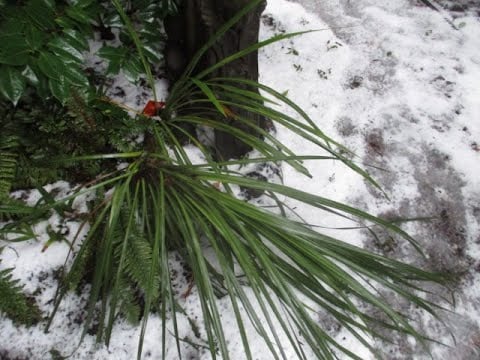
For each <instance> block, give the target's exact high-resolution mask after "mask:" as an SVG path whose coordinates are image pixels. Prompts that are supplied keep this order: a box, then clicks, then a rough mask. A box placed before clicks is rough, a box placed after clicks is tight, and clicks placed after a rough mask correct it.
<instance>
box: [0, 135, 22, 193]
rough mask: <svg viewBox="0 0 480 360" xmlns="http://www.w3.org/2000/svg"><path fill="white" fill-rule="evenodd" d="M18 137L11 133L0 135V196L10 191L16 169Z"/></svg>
mask: <svg viewBox="0 0 480 360" xmlns="http://www.w3.org/2000/svg"><path fill="white" fill-rule="evenodd" d="M17 146H18V138H17V137H16V136H11V135H0V198H2V197H6V196H7V195H8V193H9V192H10V188H11V187H12V183H13V180H14V178H15V172H16V169H17V154H16V152H15V148H16V147H17Z"/></svg>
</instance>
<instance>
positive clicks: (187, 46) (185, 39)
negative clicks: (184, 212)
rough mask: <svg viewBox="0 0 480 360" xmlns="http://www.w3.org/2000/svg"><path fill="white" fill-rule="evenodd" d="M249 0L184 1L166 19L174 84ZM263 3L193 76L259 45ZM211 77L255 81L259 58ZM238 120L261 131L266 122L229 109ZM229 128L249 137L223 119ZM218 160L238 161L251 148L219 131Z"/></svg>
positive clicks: (252, 55)
mask: <svg viewBox="0 0 480 360" xmlns="http://www.w3.org/2000/svg"><path fill="white" fill-rule="evenodd" d="M249 2H250V0H184V1H183V4H182V6H181V8H180V12H179V14H178V15H176V16H172V17H170V18H168V19H167V20H166V22H165V28H166V32H167V35H168V42H167V49H166V59H167V71H168V73H169V76H170V80H171V81H172V82H174V81H175V80H177V79H178V77H179V76H180V75H181V74H182V72H183V70H184V68H185V66H186V65H187V64H188V62H189V61H190V59H191V58H192V57H193V55H194V54H195V53H196V51H197V50H198V49H199V48H200V47H201V46H202V45H203V44H205V42H207V40H208V39H209V38H210V36H212V35H213V34H214V33H215V32H216V31H217V30H218V29H219V27H220V26H221V25H222V24H224V23H225V21H227V20H228V19H230V18H231V17H232V16H233V15H235V14H236V13H237V12H238V11H239V10H240V9H242V8H243V7H244V6H245V5H247V4H248V3H249ZM265 5H266V1H264V2H262V3H261V5H260V6H258V7H257V8H256V9H254V10H253V11H252V12H250V13H249V14H247V15H246V16H244V17H243V18H242V19H241V20H240V22H238V23H237V24H236V25H235V26H234V27H232V28H231V29H230V30H229V31H228V32H227V33H226V34H225V35H224V36H223V38H222V39H221V40H220V41H219V42H217V44H215V45H214V46H213V47H212V48H210V49H209V50H208V52H207V53H206V54H205V55H204V56H203V58H202V60H201V61H200V63H199V64H198V66H197V68H196V69H195V72H194V73H198V72H200V71H202V70H203V69H206V68H208V67H210V66H211V65H213V64H215V63H217V62H218V61H219V60H221V59H223V58H225V57H227V56H229V55H231V54H234V53H236V52H238V51H239V50H241V49H244V48H246V47H248V46H249V45H252V44H254V43H256V42H257V41H258V31H259V26H260V16H261V14H262V11H263V10H264V8H265ZM211 76H212V77H218V76H222V77H242V78H245V79H249V80H255V81H257V80H258V54H257V52H252V53H250V54H248V55H247V56H245V57H243V58H241V59H238V60H236V61H234V62H232V63H229V64H227V65H226V66H224V67H222V68H220V69H218V70H216V71H215V73H213V74H212V75H211ZM232 110H233V111H234V112H235V113H236V114H238V115H239V116H242V117H245V118H248V119H249V120H250V121H253V122H255V123H256V124H257V125H259V126H261V127H262V128H266V127H267V121H266V120H265V119H264V118H263V117H260V116H258V115H255V114H251V113H247V112H245V111H242V110H240V109H232ZM225 121H226V122H228V123H229V124H231V125H233V126H235V127H237V128H241V129H242V130H244V131H248V132H249V133H252V132H253V130H252V129H250V128H248V127H246V126H242V125H241V124H239V123H238V121H237V122H235V121H234V120H233V119H225ZM215 146H216V150H217V156H218V157H219V158H222V159H229V158H238V157H240V156H242V155H244V154H246V153H247V152H248V151H250V150H251V149H250V147H249V146H248V145H246V144H245V143H243V142H241V141H240V140H238V139H236V138H235V137H233V136H231V135H229V134H227V133H225V132H221V131H216V132H215Z"/></svg>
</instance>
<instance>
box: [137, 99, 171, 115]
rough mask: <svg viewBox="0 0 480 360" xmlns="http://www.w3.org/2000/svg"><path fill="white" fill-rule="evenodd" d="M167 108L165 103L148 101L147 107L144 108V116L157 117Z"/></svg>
mask: <svg viewBox="0 0 480 360" xmlns="http://www.w3.org/2000/svg"><path fill="white" fill-rule="evenodd" d="M164 107H165V103H164V102H163V101H153V100H148V102H147V105H145V107H144V108H143V111H142V114H143V115H146V116H156V115H157V113H158V111H159V110H161V109H163V108H164Z"/></svg>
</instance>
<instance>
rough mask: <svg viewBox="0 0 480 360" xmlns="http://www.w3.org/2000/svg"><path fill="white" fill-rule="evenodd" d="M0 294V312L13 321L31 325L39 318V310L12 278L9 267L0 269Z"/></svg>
mask: <svg viewBox="0 0 480 360" xmlns="http://www.w3.org/2000/svg"><path fill="white" fill-rule="evenodd" d="M0 294H1V296H0V313H3V314H5V315H6V316H7V317H8V318H10V319H12V320H13V321H14V322H17V323H20V324H24V325H27V326H31V325H34V324H36V323H37V322H38V321H40V320H41V313H40V310H39V309H38V307H37V306H36V305H35V302H34V301H33V300H31V299H30V298H28V297H27V296H26V295H25V294H24V293H23V287H22V286H20V285H19V281H18V280H15V279H13V276H12V269H11V268H10V269H4V270H0Z"/></svg>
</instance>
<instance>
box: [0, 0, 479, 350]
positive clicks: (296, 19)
mask: <svg viewBox="0 0 480 360" xmlns="http://www.w3.org/2000/svg"><path fill="white" fill-rule="evenodd" d="M435 4H437V5H436V6H437V8H438V9H440V10H441V11H434V10H433V9H431V8H430V7H427V6H425V5H424V4H423V2H422V1H420V0H418V1H415V0H381V1H379V0H322V1H319V0H298V1H295V2H293V1H286V0H268V6H267V9H266V10H265V13H264V16H263V21H262V28H261V37H262V38H268V37H270V36H272V35H274V34H278V33H281V32H294V31H301V30H310V29H323V31H319V32H314V33H310V34H307V35H303V36H300V37H296V38H293V39H291V40H288V41H284V42H281V43H277V44H274V45H272V46H270V47H268V48H265V49H262V50H261V51H260V54H259V57H260V74H261V75H260V80H261V81H262V82H264V83H266V84H268V85H270V86H272V87H274V88H276V89H277V90H278V91H280V92H285V91H288V96H289V97H290V98H291V99H293V100H294V101H296V102H297V103H298V104H299V105H300V106H301V107H302V108H303V109H305V110H306V112H307V113H309V115H310V116H311V117H312V118H313V119H315V120H316V122H317V124H318V126H319V127H320V128H322V129H323V130H324V131H325V132H326V133H327V134H329V135H331V136H332V137H333V138H335V139H337V140H338V141H339V142H341V143H344V144H345V145H346V146H347V147H349V148H350V149H351V150H353V151H354V152H355V153H356V155H357V161H358V162H360V163H362V164H363V165H364V166H367V167H368V169H369V171H370V173H371V174H372V175H373V176H374V177H375V178H376V179H377V180H378V182H379V183H380V184H381V185H382V186H383V187H384V189H385V191H386V192H387V194H388V195H389V197H390V200H387V199H386V198H385V197H384V196H383V195H382V194H381V193H379V192H378V191H377V190H375V189H373V188H372V187H371V186H369V185H368V184H366V183H365V182H364V181H363V180H362V179H361V178H360V177H359V176H358V175H355V174H354V173H352V172H351V171H350V170H348V169H346V168H345V167H344V166H343V165H341V164H340V163H336V162H330V161H321V162H314V161H312V162H309V163H308V166H309V168H310V169H311V172H312V174H313V175H314V177H313V179H307V178H305V177H303V176H301V175H299V174H297V173H295V171H294V170H292V169H290V168H288V167H285V168H284V169H283V177H284V181H285V183H286V184H287V185H290V186H294V187H298V188H301V189H302V190H304V191H309V192H312V193H315V194H321V195H322V196H325V197H330V198H332V199H335V200H338V201H343V202H347V203H350V204H354V205H356V206H359V207H361V208H364V209H366V210H368V211H369V212H371V213H374V214H377V215H382V216H385V217H387V218H391V219H395V218H399V217H401V218H418V217H433V219H432V220H430V221H428V222H427V221H416V222H409V223H407V224H405V228H406V229H407V230H408V231H409V233H411V234H412V235H413V236H414V237H415V238H416V239H417V240H418V241H419V242H420V243H421V244H422V245H423V247H424V248H425V249H426V253H427V255H428V256H427V259H426V260H425V259H422V258H420V257H419V256H418V255H416V254H415V252H414V251H413V250H412V249H411V248H410V247H408V246H406V244H404V243H403V242H402V241H401V240H398V239H395V238H391V237H389V236H388V235H387V234H381V233H380V234H377V235H378V238H376V239H374V238H372V237H371V236H368V234H365V233H362V232H359V231H356V232H346V231H338V230H337V231H334V230H329V229H322V231H328V232H332V233H334V234H335V236H337V237H340V238H342V239H344V240H345V241H348V242H351V243H353V244H356V245H362V246H365V247H366V248H368V249H370V250H373V251H378V252H381V253H383V254H385V255H388V256H392V257H395V258H398V259H402V260H404V261H408V262H410V263H413V264H416V265H418V266H422V267H425V268H428V269H430V270H437V271H446V272H455V273H460V274H461V277H460V279H459V281H458V284H457V286H456V287H455V289H454V291H455V298H456V307H455V308H454V309H452V310H453V312H445V313H444V314H442V315H443V318H444V321H445V323H446V326H444V325H441V324H439V323H438V322H434V321H432V320H431V319H427V318H425V317H423V316H421V315H420V313H418V312H417V310H416V309H414V308H412V309H410V311H411V314H412V318H413V319H414V321H415V322H416V324H417V326H418V327H419V328H421V329H423V330H424V331H425V332H426V333H427V334H428V335H429V336H431V337H432V338H433V339H435V340H438V341H440V342H444V343H447V344H449V345H450V347H445V346H442V345H437V344H433V345H432V355H433V358H434V359H452V360H467V359H468V360H474V359H479V358H480V231H479V230H480V164H479V163H480V21H479V20H480V16H479V13H478V11H479V9H480V1H454V2H453V1H443V2H441V3H437V2H435ZM442 5H444V6H445V8H446V9H448V10H443V9H444V8H443V7H442ZM455 5H456V6H463V7H462V9H459V8H458V7H457V8H456V10H463V11H455V8H454V7H453V6H455ZM129 97H131V98H132V99H133V98H135V96H133V94H129ZM132 102H133V101H132ZM132 105H135V104H132ZM277 136H278V138H279V139H280V140H281V141H282V142H284V143H286V144H287V145H288V146H289V147H291V148H293V149H296V150H297V151H298V153H305V154H317V153H319V150H318V149H316V148H314V147H313V146H310V145H308V144H305V143H304V142H302V141H301V139H298V138H296V137H295V136H292V134H289V133H288V132H286V131H285V130H284V129H282V128H278V129H277ZM378 168H383V169H384V170H380V169H378ZM52 187H58V188H59V189H63V188H64V184H62V183H58V184H55V185H52ZM32 196H34V194H33V195H32ZM292 205H295V206H297V211H299V213H300V214H301V215H302V216H303V217H304V218H305V219H306V220H307V221H308V222H310V223H313V224H317V225H321V226H326V227H335V226H341V224H340V223H337V221H338V220H337V219H335V218H332V217H327V216H325V214H324V213H319V212H318V211H314V210H312V209H311V208H307V207H302V206H298V204H292ZM58 221H59V219H55V218H52V219H50V223H51V225H52V226H57V224H58ZM42 226H43V228H44V229H46V227H47V224H43V225H42ZM63 226H64V227H65V231H66V229H67V228H68V229H69V233H70V234H74V233H75V231H76V230H75V227H76V226H78V225H77V224H75V223H68V222H67V223H65V224H63ZM38 231H39V233H42V228H39V229H38ZM40 240H41V241H31V242H26V243H18V244H10V245H9V246H8V247H6V248H5V250H4V251H3V253H2V254H1V255H0V257H1V259H2V263H1V266H2V268H3V267H11V266H15V271H14V275H15V276H16V277H17V278H19V279H21V280H22V283H24V284H25V286H26V290H27V291H29V292H30V293H32V294H34V296H35V299H36V301H37V303H38V304H39V306H40V307H41V309H42V310H43V311H45V312H46V313H48V312H49V311H51V309H52V305H53V304H52V303H51V299H52V297H53V295H54V291H55V284H56V280H55V271H54V270H55V269H57V268H58V267H59V266H60V265H62V264H63V261H64V258H65V255H66V254H67V251H68V247H67V246H66V245H65V244H60V243H54V244H53V245H52V246H50V247H49V248H48V250H47V251H45V252H42V251H41V250H42V247H43V243H44V241H42V240H45V239H40ZM171 262H172V264H176V266H178V271H179V272H180V273H181V264H179V262H178V260H177V259H176V257H175V255H174V254H172V259H171ZM182 280H183V279H182V276H179V278H178V279H177V281H178V284H179V285H178V286H179V287H181V286H184V285H183V283H187V281H183V282H182ZM442 295H445V296H448V295H449V294H446V293H444V294H442ZM67 300H68V301H66V302H64V304H63V305H62V307H61V309H60V311H59V313H58V315H57V316H56V318H55V320H54V324H53V325H54V326H52V330H51V331H50V332H49V333H48V334H45V333H44V332H43V325H42V324H40V325H38V326H35V327H32V328H24V327H15V326H13V324H12V323H11V321H9V320H7V319H2V320H1V322H0V358H1V359H3V358H6V359H7V358H11V359H34V360H36V359H49V358H50V357H51V356H52V354H51V351H53V352H54V353H55V351H58V352H60V353H61V354H62V355H69V354H72V356H71V358H72V359H115V360H117V359H126V360H127V359H128V360H129V359H133V358H135V356H136V347H137V338H138V334H139V331H140V330H139V328H137V327H133V326H131V325H128V324H126V323H125V324H122V323H120V324H118V326H117V327H116V328H115V329H114V333H113V335H112V339H113V340H112V343H111V344H110V347H109V348H108V349H107V348H105V347H104V346H103V345H96V344H95V338H94V336H90V335H87V336H86V338H85V341H84V342H83V343H82V344H81V345H80V346H79V347H78V348H77V346H78V339H79V337H80V334H81V331H82V327H81V325H79V322H81V318H82V314H81V308H82V306H83V305H82V304H83V303H84V301H85V299H84V295H75V294H71V295H70V296H69V298H68V299H67ZM392 301H395V299H392ZM183 305H184V307H185V309H186V311H187V314H188V316H189V317H190V319H194V321H196V322H197V323H199V324H201V309H200V304H199V301H198V297H197V293H196V291H195V289H193V291H192V292H191V294H190V295H189V296H188V297H187V298H186V299H185V300H184V304H183ZM399 305H400V306H408V305H405V304H399ZM219 307H220V308H221V309H223V312H222V316H223V318H224V321H225V322H226V324H227V325H226V326H225V329H226V331H227V332H228V334H227V336H226V338H227V339H229V341H230V344H229V345H230V348H231V351H232V358H233V359H234V360H237V359H243V358H244V354H243V349H242V346H241V339H240V334H239V333H238V332H237V331H236V329H235V326H234V314H233V311H232V310H231V308H230V307H229V305H228V301H226V300H219ZM230 322H231V323H232V326H228V324H229V323H230ZM179 327H180V329H179V330H180V334H181V336H182V337H186V338H188V339H190V340H192V341H194V342H199V341H200V340H198V339H197V338H196V337H195V334H194V330H193V329H192V326H191V324H190V323H189V321H188V319H187V318H186V317H183V318H181V321H180V324H179ZM248 330H250V338H251V339H252V353H253V354H255V358H256V359H259V360H268V359H271V356H270V355H269V353H268V350H267V348H266V347H265V345H264V343H263V342H262V340H261V339H259V337H258V336H256V335H255V333H254V330H253V328H251V329H248ZM160 331H161V325H160V320H159V319H158V318H157V317H155V316H152V318H151V319H150V321H149V325H148V330H147V336H146V338H145V345H144V357H145V358H151V359H160V357H161V355H160V354H161V347H160V341H161V334H160ZM332 331H333V334H334V335H335V336H336V338H337V340H338V341H339V342H340V343H341V344H343V345H345V346H347V347H349V348H350V349H351V350H352V351H353V352H355V353H357V354H358V356H360V357H361V358H363V359H366V360H367V359H373V357H372V356H371V355H369V354H368V353H367V352H366V351H365V350H364V349H362V348H361V347H360V346H359V344H358V343H357V342H356V341H355V340H354V339H353V338H352V337H351V336H349V335H348V334H347V333H345V332H344V331H342V329H333V330H332ZM450 333H453V334H454V335H455V339H456V342H454V341H453V340H452V337H451V336H450ZM168 343H169V349H170V351H169V352H168V356H167V359H169V360H173V359H177V354H176V349H175V346H174V340H173V338H172V337H169V338H168ZM284 343H285V344H286V343H287V342H284ZM170 345H171V346H170ZM184 346H185V351H186V353H185V355H186V356H185V358H186V359H209V358H211V356H210V355H209V353H208V351H204V350H196V349H194V348H193V347H191V346H188V345H187V344H186V343H185V344H184ZM375 346H376V347H378V349H380V351H382V352H383V354H384V358H385V359H392V360H393V359H424V358H425V359H427V358H429V356H428V354H425V352H424V351H423V349H422V348H421V347H420V346H418V345H417V344H415V343H413V342H411V341H409V340H408V339H403V338H398V339H396V344H395V345H387V344H384V343H379V342H378V343H375ZM286 353H287V354H291V356H292V359H294V352H293V351H292V350H291V349H286ZM312 359H313V357H312Z"/></svg>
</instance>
